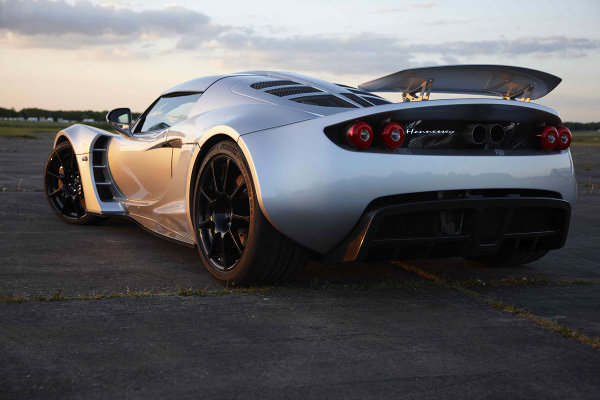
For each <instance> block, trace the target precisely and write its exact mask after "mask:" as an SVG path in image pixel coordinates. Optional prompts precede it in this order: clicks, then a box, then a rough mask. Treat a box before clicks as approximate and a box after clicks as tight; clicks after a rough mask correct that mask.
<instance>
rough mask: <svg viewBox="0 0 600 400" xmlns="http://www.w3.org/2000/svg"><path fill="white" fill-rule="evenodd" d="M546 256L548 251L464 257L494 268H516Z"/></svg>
mask: <svg viewBox="0 0 600 400" xmlns="http://www.w3.org/2000/svg"><path fill="white" fill-rule="evenodd" d="M546 254H548V251H525V252H520V253H508V254H493V255H486V256H475V257H465V259H466V260H469V261H476V262H480V263H483V264H488V265H491V266H494V267H518V266H521V265H524V264H529V263H532V262H534V261H537V260H539V259H540V258H542V257H544V256H545V255H546Z"/></svg>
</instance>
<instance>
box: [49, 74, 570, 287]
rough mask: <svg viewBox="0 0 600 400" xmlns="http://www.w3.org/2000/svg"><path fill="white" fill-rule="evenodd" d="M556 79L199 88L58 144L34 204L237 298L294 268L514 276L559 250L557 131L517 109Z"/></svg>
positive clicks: (288, 80) (565, 176)
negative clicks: (432, 269) (192, 260)
mask: <svg viewBox="0 0 600 400" xmlns="http://www.w3.org/2000/svg"><path fill="white" fill-rule="evenodd" d="M560 81H561V79H560V78H558V77H556V76H553V75H550V74H547V73H544V72H540V71H535V70H531V69H526V68H518V67H510V66H497V65H458V66H443V67H431V68H417V69H409V70H404V71H400V72H397V73H394V74H391V75H387V76H384V77H381V78H379V79H375V80H373V81H370V82H367V83H364V84H362V85H359V87H358V88H354V87H350V86H346V85H341V84H334V83H329V82H325V81H322V80H319V79H315V78H311V77H307V76H303V75H299V74H293V73H281V72H270V71H249V72H242V73H236V74H228V75H218V76H209V77H204V78H199V79H195V80H192V81H189V82H185V83H182V84H180V85H178V86H175V87H173V88H171V89H169V90H167V91H166V92H164V93H163V94H161V95H160V96H159V97H158V98H157V99H156V101H154V103H152V104H151V105H150V106H149V107H148V109H147V110H146V111H145V112H144V113H143V114H141V116H140V117H139V118H138V119H137V120H135V121H133V120H132V116H131V111H130V110H129V109H128V108H117V109H115V110H112V111H111V112H109V113H108V115H107V117H106V119H107V121H108V123H109V124H110V126H111V127H112V128H114V130H115V131H117V132H118V133H119V135H115V134H112V133H110V132H107V131H104V130H101V129H97V128H94V127H91V126H86V125H80V124H77V125H73V126H71V127H69V128H67V129H65V130H63V131H60V132H59V133H58V134H57V136H56V140H55V142H54V149H53V151H52V153H51V155H50V157H49V158H48V162H47V164H46V167H45V173H44V186H45V193H46V196H47V199H48V203H49V204H50V207H51V209H52V210H53V211H54V212H55V213H56V215H57V216H58V217H59V218H60V219H61V220H63V221H65V222H68V223H73V224H87V223H91V222H94V221H97V220H98V219H101V218H105V217H110V216H125V217H128V218H131V219H132V220H134V221H136V222H137V223H138V224H139V225H140V226H142V227H143V228H145V229H147V230H149V231H151V232H153V233H156V234H158V235H160V236H161V237H164V238H167V239H171V240H174V241H176V242H178V243H181V244H184V245H188V246H196V247H197V248H198V251H199V253H200V260H201V262H202V263H203V264H204V265H205V267H206V268H207V269H208V271H210V272H211V273H212V274H213V275H214V276H215V277H216V278H217V279H219V280H221V281H224V282H225V281H228V282H231V283H236V284H240V285H258V284H270V283H277V282H285V281H288V280H290V279H291V278H293V277H294V276H295V275H296V274H298V273H299V272H300V271H301V270H302V268H303V266H304V265H305V264H306V262H307V261H308V260H309V259H313V260H318V261H323V262H349V261H355V260H394V259H395V260H401V259H410V258H433V257H455V256H459V257H464V258H466V259H469V260H475V261H478V262H482V263H487V264H491V265H495V264H496V265H497V264H501V265H521V264H524V263H529V262H532V261H535V260H538V259H539V258H541V257H543V256H544V255H545V254H546V253H547V252H548V251H549V250H553V249H558V248H560V247H562V246H563V245H564V243H565V239H566V236H567V232H568V227H569V219H570V211H571V207H572V205H573V204H574V202H575V198H576V193H577V190H576V183H575V179H574V173H573V163H572V160H571V154H570V152H569V145H570V143H571V132H570V131H569V129H568V128H566V127H564V126H562V123H561V119H560V118H559V116H558V114H557V113H556V112H555V111H554V110H552V109H550V108H547V107H544V106H542V105H538V104H534V103H531V102H530V100H535V99H538V98H540V97H542V96H544V95H546V94H547V93H549V92H550V91H551V90H553V89H554V88H555V87H556V86H557V85H558V84H559V83H560ZM380 92H399V93H402V99H403V101H402V102H399V103H393V102H390V101H388V100H386V99H384V98H382V97H380V96H378V95H376V94H374V93H380ZM432 92H441V93H458V94H475V95H491V96H497V98H492V97H487V98H486V97H483V96H479V97H478V98H456V99H446V100H429V97H430V94H431V93H432Z"/></svg>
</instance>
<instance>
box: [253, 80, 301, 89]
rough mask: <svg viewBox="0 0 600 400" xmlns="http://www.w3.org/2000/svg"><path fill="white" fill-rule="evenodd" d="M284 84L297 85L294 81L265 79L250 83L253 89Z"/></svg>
mask: <svg viewBox="0 0 600 400" xmlns="http://www.w3.org/2000/svg"><path fill="white" fill-rule="evenodd" d="M284 85H298V82H294V81H265V82H257V83H253V84H252V85H250V87H251V88H253V89H264V88H269V87H273V86H284Z"/></svg>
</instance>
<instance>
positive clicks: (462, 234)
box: [321, 190, 571, 262]
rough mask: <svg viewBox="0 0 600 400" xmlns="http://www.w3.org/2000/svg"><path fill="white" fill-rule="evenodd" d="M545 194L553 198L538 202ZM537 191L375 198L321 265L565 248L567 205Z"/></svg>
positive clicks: (433, 193) (439, 193) (440, 193)
mask: <svg viewBox="0 0 600 400" xmlns="http://www.w3.org/2000/svg"><path fill="white" fill-rule="evenodd" d="M544 195H549V196H552V197H542V196H544ZM556 195H557V194H553V193H552V192H539V191H529V192H523V191H497V190H496V191H493V190H492V191H475V192H474V193H473V194H471V193H470V191H453V192H428V193H417V194H412V195H409V196H392V197H390V198H384V199H377V200H375V201H374V202H373V203H371V204H370V205H369V207H367V210H366V211H365V213H364V214H363V216H362V218H361V219H360V221H359V223H358V224H357V225H356V226H355V228H354V229H353V230H352V232H351V233H350V234H349V235H348V236H347V237H346V238H345V239H344V240H343V241H342V243H340V244H339V245H338V246H336V247H335V248H334V249H333V250H332V251H331V252H329V253H328V254H326V255H325V256H323V257H322V259H321V260H322V261H325V262H348V261H355V260H368V261H375V260H394V259H395V260H399V259H404V260H405V259H411V258H440V257H456V256H475V255H484V254H496V253H512V252H519V251H539V250H552V249H557V248H560V247H562V246H564V243H565V240H566V237H567V234H568V230H569V221H570V216H571V206H570V204H569V203H568V202H567V201H564V200H562V199H560V198H557V197H559V196H556Z"/></svg>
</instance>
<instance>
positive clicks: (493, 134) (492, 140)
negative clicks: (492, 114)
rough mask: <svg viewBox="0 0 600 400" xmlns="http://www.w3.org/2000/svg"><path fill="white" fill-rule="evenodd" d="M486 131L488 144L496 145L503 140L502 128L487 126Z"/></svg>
mask: <svg viewBox="0 0 600 400" xmlns="http://www.w3.org/2000/svg"><path fill="white" fill-rule="evenodd" d="M485 128H486V130H487V142H488V144H492V145H498V144H500V143H501V142H502V141H503V140H504V128H503V127H502V125H498V124H488V125H486V126H485Z"/></svg>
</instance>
